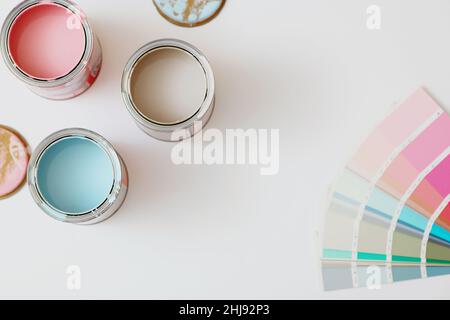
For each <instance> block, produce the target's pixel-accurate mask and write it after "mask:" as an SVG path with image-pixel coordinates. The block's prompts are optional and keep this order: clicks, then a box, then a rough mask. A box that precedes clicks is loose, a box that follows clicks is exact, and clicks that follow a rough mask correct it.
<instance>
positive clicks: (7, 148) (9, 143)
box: [0, 127, 29, 198]
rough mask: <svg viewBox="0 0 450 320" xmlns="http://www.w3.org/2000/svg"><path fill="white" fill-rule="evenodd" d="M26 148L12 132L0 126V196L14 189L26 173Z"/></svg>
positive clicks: (6, 194) (27, 157)
mask: <svg viewBox="0 0 450 320" xmlns="http://www.w3.org/2000/svg"><path fill="white" fill-rule="evenodd" d="M28 161H29V155H28V149H27V146H26V144H25V143H24V142H23V140H22V139H21V138H20V137H18V136H17V135H16V134H15V133H14V132H12V131H10V130H8V129H6V128H3V127H0V198H2V197H5V196H8V195H10V194H11V193H13V192H14V191H16V190H17V189H18V188H19V187H20V186H21V185H22V183H23V181H24V180H25V178H26V174H27V165H28Z"/></svg>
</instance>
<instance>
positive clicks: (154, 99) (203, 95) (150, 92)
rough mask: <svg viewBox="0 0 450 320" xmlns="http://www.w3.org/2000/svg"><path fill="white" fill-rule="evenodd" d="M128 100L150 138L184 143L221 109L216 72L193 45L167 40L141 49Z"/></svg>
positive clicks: (125, 88) (130, 70) (127, 72)
mask: <svg viewBox="0 0 450 320" xmlns="http://www.w3.org/2000/svg"><path fill="white" fill-rule="evenodd" d="M122 97H123V101H124V103H125V105H126V107H127V109H128V111H129V113H130V114H131V116H132V117H133V119H134V121H135V122H136V124H137V125H138V127H139V128H141V129H142V130H143V131H144V132H146V133H147V134H148V135H150V136H152V137H154V138H157V139H160V140H164V141H180V140H182V139H186V138H189V137H190V136H192V135H194V134H196V133H197V132H199V131H200V130H202V128H203V127H204V126H205V125H206V124H207V122H208V121H209V119H210V117H211V115H212V113H213V110H214V105H215V81H214V73H213V70H212V68H211V65H210V63H209V62H208V59H207V58H206V56H205V55H204V54H203V53H202V52H201V51H200V50H199V49H197V48H196V47H194V46H193V45H191V44H189V43H187V42H185V41H181V40H177V39H161V40H157V41H153V42H150V43H148V44H147V45H145V46H143V47H142V48H140V49H139V50H138V51H137V52H136V53H135V54H134V55H133V56H132V57H131V58H130V60H129V61H128V63H127V65H126V66H125V69H124V72H123V76H122Z"/></svg>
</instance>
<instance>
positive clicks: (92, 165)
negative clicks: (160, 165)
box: [28, 129, 128, 224]
mask: <svg viewBox="0 0 450 320" xmlns="http://www.w3.org/2000/svg"><path fill="white" fill-rule="evenodd" d="M28 185H29V187H30V191H31V194H32V196H33V198H34V200H35V201H36V203H37V204H38V206H39V207H40V208H41V209H42V210H43V211H44V212H46V213H47V214H48V215H49V216H51V217H52V218H55V219H57V220H59V221H63V222H68V223H74V224H94V223H98V222H101V221H103V220H105V219H107V218H109V217H111V216H112V215H113V214H114V213H115V212H116V211H117V210H118V209H119V208H120V206H121V205H122V203H123V201H124V200H125V197H126V194H127V189H128V174H127V169H126V167H125V164H124V162H123V160H122V159H121V157H120V156H119V154H118V153H117V152H116V151H115V150H114V147H113V146H112V145H111V144H110V143H109V142H108V141H107V140H106V139H105V138H103V137H102V136H100V135H98V134H97V133H95V132H92V131H89V130H85V129H66V130H62V131H59V132H56V133H54V134H52V135H50V136H49V137H48V138H46V139H45V140H44V141H43V142H42V143H41V144H39V146H38V147H37V148H36V150H35V152H34V153H33V156H32V158H31V160H30V164H29V166H28Z"/></svg>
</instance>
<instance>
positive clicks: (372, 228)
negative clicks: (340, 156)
mask: <svg viewBox="0 0 450 320" xmlns="http://www.w3.org/2000/svg"><path fill="white" fill-rule="evenodd" d="M449 194H450V116H449V115H448V114H447V113H446V112H445V111H444V110H443V109H442V108H440V106H439V105H438V104H437V103H436V102H435V101H434V100H433V99H432V98H431V97H430V96H429V95H428V94H427V93H426V92H425V91H424V90H422V89H420V90H418V91H417V92H416V93H414V94H413V95H412V96H411V97H410V98H409V99H408V100H407V101H406V102H404V103H403V104H402V105H401V106H400V107H398V108H397V109H396V110H395V111H394V112H393V113H392V114H391V115H390V116H388V117H387V118H386V119H385V120H384V122H383V123H381V124H380V125H379V126H378V127H377V128H376V129H375V130H374V131H373V132H372V133H371V134H370V135H369V137H368V138H367V139H366V141H365V142H364V143H363V144H362V145H361V147H360V148H359V150H358V151H357V152H356V154H355V155H354V156H353V158H352V159H351V161H350V162H349V163H348V164H347V166H346V168H345V170H344V172H343V174H342V176H341V177H340V179H339V180H338V181H337V183H336V185H335V187H334V190H333V192H332V198H331V202H330V205H329V207H328V209H327V212H326V222H325V228H324V233H323V250H322V271H323V281H324V287H325V290H336V289H345V288H353V287H367V286H371V285H381V284H386V283H393V282H397V281H403V280H409V279H418V278H425V277H430V276H435V275H442V274H450V205H449V199H450V195H449Z"/></svg>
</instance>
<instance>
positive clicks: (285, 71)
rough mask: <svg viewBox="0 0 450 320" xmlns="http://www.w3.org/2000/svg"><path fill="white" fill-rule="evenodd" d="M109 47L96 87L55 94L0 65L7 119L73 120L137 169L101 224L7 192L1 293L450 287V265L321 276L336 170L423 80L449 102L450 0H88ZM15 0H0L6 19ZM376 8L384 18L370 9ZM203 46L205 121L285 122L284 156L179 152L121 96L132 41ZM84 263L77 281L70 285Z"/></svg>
mask: <svg viewBox="0 0 450 320" xmlns="http://www.w3.org/2000/svg"><path fill="white" fill-rule="evenodd" d="M78 2H79V4H80V5H81V6H82V8H83V9H84V10H85V11H86V13H87V15H88V17H89V18H90V20H91V22H92V24H93V25H94V29H95V31H96V33H97V34H98V36H99V37H100V39H101V42H102V45H103V49H104V65H103V70H102V73H101V75H100V77H99V79H98V81H97V82H96V83H95V85H94V86H93V88H91V89H90V90H89V91H88V92H87V93H85V94H84V95H82V96H81V97H79V98H76V99H74V100H70V101H66V102H50V101H47V100H44V99H41V98H39V97H37V96H35V95H34V94H32V93H31V92H29V91H28V90H27V89H26V88H25V87H24V86H23V85H22V84H21V83H20V82H19V81H18V80H16V79H15V78H13V76H12V75H10V73H9V72H8V71H7V69H6V67H5V66H4V64H3V63H2V64H1V65H0V87H1V93H2V100H1V102H0V122H1V123H3V124H6V125H9V126H12V127H14V128H16V129H18V130H20V131H21V132H22V133H23V134H24V135H25V136H26V138H27V139H28V140H29V142H30V143H31V144H32V146H36V145H37V144H38V143H39V142H40V141H41V140H42V139H43V138H44V137H46V136H47V135H48V134H50V133H52V132H54V131H56V130H59V129H62V128H67V127H74V126H77V127H85V128H89V129H93V130H95V131H97V132H98V133H100V134H102V135H104V136H105V137H106V138H107V139H109V140H110V141H111V142H112V143H113V144H114V145H115V146H116V148H117V149H118V151H119V152H120V153H121V155H122V156H123V158H124V160H125V162H126V164H127V166H128V169H129V172H130V183H131V185H130V192H129V194H128V198H127V200H126V202H125V204H124V206H123V208H122V209H121V210H120V211H119V212H118V213H117V214H116V215H115V216H114V217H113V218H112V219H110V220H108V221H107V222H105V223H102V224H100V225H96V226H91V227H79V226H73V225H66V224H62V223H59V222H56V221H53V220H51V219H50V218H48V217H47V216H46V215H45V214H44V213H42V212H41V211H40V210H39V209H38V207H37V206H36V205H35V204H34V203H33V201H32V199H31V196H30V195H29V193H28V190H27V189H26V188H24V189H23V190H22V191H21V192H20V193H19V194H18V195H17V196H15V197H13V198H11V199H9V200H6V201H2V202H0V214H1V218H2V220H1V224H0V248H1V264H0V297H6V298H16V297H21V298H30V297H33V298H193V299H196V298H204V299H207V298H209V299H215V298H226V299H228V298H249V299H250V298H251V299H253V298H254V299H257V298H264V299H279V298H287V299H297V298H326V299H328V298H450V291H449V290H448V286H449V285H450V277H443V278H442V277H441V278H435V279H427V280H418V281H411V282H405V283H401V284H395V285H390V286H385V287H383V288H382V290H379V291H369V290H366V289H361V290H347V291H340V292H334V293H325V292H323V291H322V289H321V280H320V273H319V271H320V269H319V262H318V257H319V246H318V244H317V240H318V238H317V234H316V231H317V230H318V229H319V228H320V223H321V219H322V216H323V210H324V207H325V206H324V200H325V199H326V196H327V191H328V187H329V185H330V184H331V183H332V181H333V179H334V178H335V177H336V176H337V175H338V173H339V172H340V171H341V169H342V168H343V166H344V164H345V163H346V161H347V159H348V158H349V157H350V156H351V154H352V153H353V151H354V150H355V149H356V148H357V146H358V144H359V143H360V142H362V140H363V139H364V138H365V136H366V134H367V133H368V132H369V131H370V130H371V128H373V127H374V126H375V125H376V124H377V123H378V122H379V121H381V120H382V119H383V117H384V116H385V115H386V113H387V112H388V111H389V110H391V109H392V108H393V107H394V106H395V105H396V104H397V103H398V102H401V101H402V100H403V99H404V98H406V97H407V96H408V95H409V94H411V93H412V92H413V91H414V90H415V89H416V88H417V87H419V86H425V87H426V88H427V89H428V90H429V92H430V93H431V94H432V95H433V96H434V97H435V98H436V99H437V101H439V102H440V103H441V104H442V106H443V107H444V108H446V109H447V110H449V109H448V107H450V90H449V88H450V45H449V41H448V39H447V35H448V30H450V16H449V12H450V2H449V1H448V0H430V1H423V0H415V1H411V0H396V1H392V0H376V1H366V0H343V1H335V0H315V1H306V0H301V1H300V0H287V1H283V2H280V1H273V0H239V1H233V0H229V1H227V2H228V3H227V4H226V6H225V8H224V10H223V11H222V13H221V14H220V15H219V16H218V17H217V18H216V19H215V20H214V21H212V22H211V23H209V24H207V25H206V26H204V27H200V28H195V29H183V28H179V27H176V26H173V25H171V24H169V23H168V22H167V21H166V20H164V19H163V18H161V17H160V16H159V15H158V13H157V12H156V10H155V8H154V7H153V5H152V3H151V1H150V0H132V1H106V0H99V1H88V0H79V1H78ZM15 3H17V1H14V0H3V1H2V3H1V6H0V8H1V9H0V19H1V21H3V19H4V17H5V16H6V14H7V12H8V11H9V10H10V9H11V8H12V6H13V5H14V4H15ZM371 4H378V5H380V6H381V9H382V29H381V30H380V31H369V30H368V29H367V28H366V9H367V7H368V6H369V5H371ZM163 37H175V38H180V39H184V40H186V41H188V42H191V43H192V44H194V45H196V46H197V47H199V48H200V49H201V50H202V51H203V52H204V53H205V54H206V55H207V56H208V57H209V60H210V61H211V63H212V66H213V69H214V71H215V75H216V81H217V105H216V111H215V113H214V115H213V118H212V120H211V122H210V124H209V126H208V127H209V128H219V129H222V130H225V129H227V128H244V129H247V128H279V129H280V135H281V142H280V156H281V159H280V161H281V163H280V172H279V174H278V175H276V176H273V177H263V176H260V175H259V168H257V167H255V166H213V167H207V166H182V167H177V166H175V165H173V164H172V162H171V160H170V151H171V148H172V146H173V145H172V144H169V143H164V142H159V141H156V140H154V139H152V138H150V137H148V136H146V135H145V134H144V133H142V132H141V131H140V130H139V129H138V128H137V127H136V126H135V125H134V123H133V121H132V119H131V117H130V116H129V115H128V114H127V111H126V109H125V107H124V105H123V104H122V100H121V96H120V78H121V74H122V69H123V67H124V65H125V63H126V61H127V60H128V58H129V57H130V56H131V54H132V53H133V52H134V51H135V50H136V49H137V48H139V47H140V46H141V45H143V44H145V43H147V42H149V41H151V40H154V39H158V38H163ZM73 264H74V265H79V266H80V267H81V271H82V289H81V290H79V291H69V290H67V289H66V274H65V271H66V267H67V266H68V265H73Z"/></svg>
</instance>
